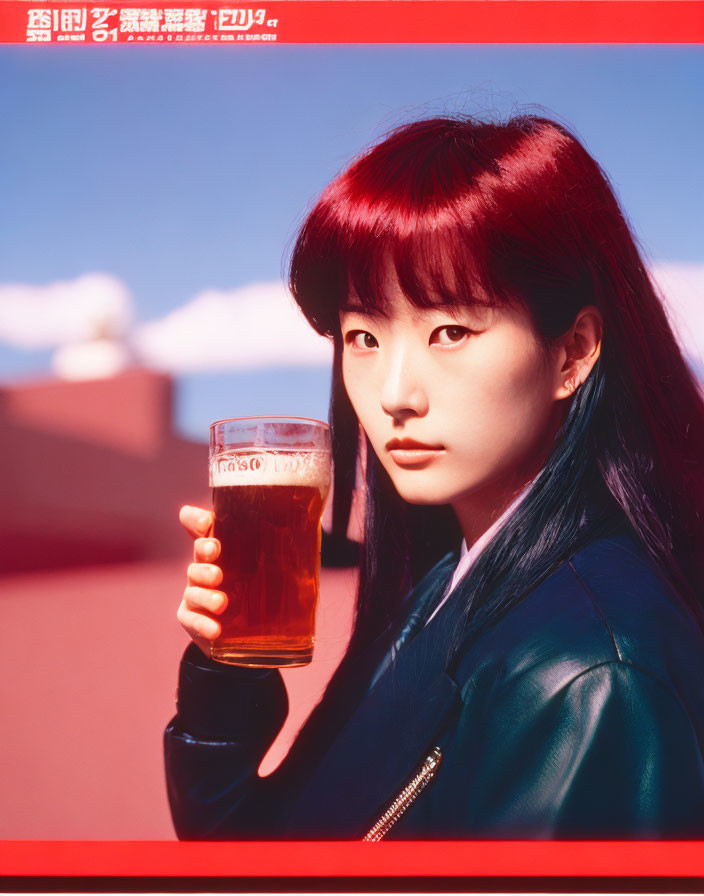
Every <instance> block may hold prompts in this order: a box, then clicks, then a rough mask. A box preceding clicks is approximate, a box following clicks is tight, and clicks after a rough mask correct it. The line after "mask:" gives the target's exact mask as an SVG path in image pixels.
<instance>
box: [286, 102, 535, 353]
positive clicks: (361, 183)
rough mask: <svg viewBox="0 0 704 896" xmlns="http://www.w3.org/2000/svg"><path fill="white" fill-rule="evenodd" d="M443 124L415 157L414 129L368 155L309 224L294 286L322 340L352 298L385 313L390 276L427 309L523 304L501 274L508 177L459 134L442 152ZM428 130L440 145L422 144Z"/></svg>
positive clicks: (299, 247)
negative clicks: (500, 195) (499, 189)
mask: <svg viewBox="0 0 704 896" xmlns="http://www.w3.org/2000/svg"><path fill="white" fill-rule="evenodd" d="M438 124H441V125H442V127H443V128H444V129H445V130H446V131H447V126H448V121H447V120H444V121H443V120H438V121H433V120H431V121H429V122H418V123H417V126H418V127H416V130H418V131H420V132H421V134H420V136H421V139H418V134H416V135H415V139H414V145H413V147H412V151H411V152H409V147H408V146H407V139H408V137H409V136H412V135H410V134H409V132H411V131H413V130H414V128H413V127H411V128H409V127H406V128H404V129H401V131H400V132H397V133H396V134H395V135H392V136H391V137H390V138H389V139H388V140H387V141H385V142H384V143H383V144H380V145H379V146H377V147H375V148H374V149H372V150H371V151H370V152H369V153H368V154H367V155H365V156H362V158H360V159H359V160H358V161H357V162H356V163H354V164H353V165H352V166H351V167H350V168H349V169H348V170H347V171H345V172H344V173H343V174H342V175H340V176H339V177H338V178H337V179H336V180H334V181H333V182H332V183H331V184H330V185H329V186H328V187H327V189H326V190H325V191H324V193H323V194H322V196H321V197H320V200H319V201H318V203H317V205H316V206H315V207H314V209H313V211H312V212H311V213H310V215H309V216H308V218H307V220H306V222H305V224H304V226H303V228H302V229H301V232H300V234H299V237H298V241H297V243H296V245H295V247H294V251H293V254H292V258H291V266H290V278H289V286H290V289H291V292H292V294H293V297H294V299H295V300H296V302H297V303H298V305H299V306H300V308H301V310H302V311H303V313H304V314H305V316H306V318H307V319H308V321H309V323H310V324H311V325H312V326H313V327H314V328H315V329H316V330H317V331H318V332H319V333H321V334H323V335H326V336H335V334H336V333H337V332H338V331H339V309H340V308H341V307H342V306H343V305H345V304H346V303H347V302H348V301H349V298H350V295H351V294H352V295H354V298H355V304H356V303H359V304H361V305H362V307H363V308H364V309H365V310H367V311H369V312H372V313H375V314H382V315H383V314H385V313H386V309H387V305H388V296H387V287H388V278H389V275H390V274H395V275H396V278H397V280H398V284H399V286H400V288H401V290H402V292H403V293H404V295H405V296H406V298H407V299H408V301H409V302H411V303H412V304H413V305H415V306H416V307H418V308H429V307H432V306H436V305H446V306H455V307H456V306H462V305H477V304H479V305H484V306H491V307H497V306H505V305H510V304H514V305H520V304H524V303H523V302H522V296H521V295H520V294H519V293H518V292H517V291H516V290H515V289H513V288H512V287H511V285H510V284H509V283H507V282H506V280H505V278H503V277H502V276H501V270H500V264H499V265H497V261H498V259H499V256H500V254H501V252H500V250H501V226H500V221H499V219H500V217H501V207H500V204H499V203H497V201H496V198H495V196H494V195H493V194H494V192H495V190H496V185H497V184H500V183H501V169H500V168H499V166H498V163H497V162H496V160H494V159H491V160H489V162H487V161H485V160H483V161H482V160H481V154H479V153H475V154H474V155H476V156H477V158H473V155H472V154H471V153H468V151H467V146H466V145H462V144H461V143H460V144H458V142H457V140H456V139H455V135H453V133H452V128H451V129H450V132H449V134H447V136H446V139H444V140H441V142H440V143H439V145H438V137H437V131H438V127H437V125H438ZM450 124H453V123H450ZM454 124H455V125H457V126H458V128H459V127H461V125H462V123H460V122H455V123H454ZM434 126H435V127H434ZM465 129H466V125H465ZM423 131H428V132H429V136H430V137H432V140H430V139H428V140H426V141H423V140H422V136H423ZM401 138H404V139H403V140H402V139H401ZM465 143H466V139H465Z"/></svg>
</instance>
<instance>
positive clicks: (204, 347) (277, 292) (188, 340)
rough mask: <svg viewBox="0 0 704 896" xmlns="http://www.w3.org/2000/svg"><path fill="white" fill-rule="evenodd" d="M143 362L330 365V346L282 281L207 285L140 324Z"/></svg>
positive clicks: (189, 366) (205, 366)
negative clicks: (219, 287) (184, 301)
mask: <svg viewBox="0 0 704 896" xmlns="http://www.w3.org/2000/svg"><path fill="white" fill-rule="evenodd" d="M132 341H133V346H134V349H135V352H136V353H137V355H138V357H139V358H140V359H141V360H142V362H143V363H145V364H148V365H149V366H152V367H156V368H158V369H160V370H166V371H169V372H171V373H194V372H197V371H208V370H242V369H253V368H262V367H282V366H289V365H315V364H329V363H330V361H331V358H332V347H331V344H330V342H329V340H327V339H325V338H324V337H322V336H319V335H318V334H317V333H316V332H315V331H314V330H313V329H312V328H311V327H310V325H309V324H308V323H307V322H306V320H305V318H304V317H303V316H302V315H301V313H300V312H299V310H298V308H297V306H296V305H295V304H294V302H293V299H292V298H291V297H290V296H289V295H288V293H287V291H286V289H285V287H284V285H283V283H281V282H273V283H251V284H249V285H248V286H244V287H242V288H240V289H232V290H228V291H219V290H214V289H210V290H206V291H204V292H201V293H199V294H198V295H197V296H195V297H194V298H193V299H191V301H190V302H188V303H187V304H186V305H184V306H182V307H181V308H177V309H176V310H175V311H172V312H171V313H170V314H167V315H166V317H163V318H161V319H160V320H155V321H150V322H149V323H146V324H143V325H142V326H140V327H138V328H137V330H136V332H135V334H134V336H133V340H132Z"/></svg>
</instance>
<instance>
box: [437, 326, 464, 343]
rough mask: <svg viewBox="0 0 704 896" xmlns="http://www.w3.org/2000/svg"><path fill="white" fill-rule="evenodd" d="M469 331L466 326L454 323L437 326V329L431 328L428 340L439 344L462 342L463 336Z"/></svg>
mask: <svg viewBox="0 0 704 896" xmlns="http://www.w3.org/2000/svg"><path fill="white" fill-rule="evenodd" d="M469 332H470V331H469V330H468V329H467V327H460V326H455V325H451V326H447V327H438V329H437V330H433V333H432V335H431V337H430V342H431V343H433V342H436V343H438V344H439V345H456V344H457V343H458V342H462V340H463V339H464V337H465V336H468V335H469Z"/></svg>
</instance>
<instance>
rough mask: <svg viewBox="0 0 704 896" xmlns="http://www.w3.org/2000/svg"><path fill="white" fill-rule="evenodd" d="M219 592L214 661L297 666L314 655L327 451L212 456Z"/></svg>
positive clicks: (256, 451)
mask: <svg viewBox="0 0 704 896" xmlns="http://www.w3.org/2000/svg"><path fill="white" fill-rule="evenodd" d="M210 481H211V485H212V487H213V507H214V512H215V525H214V529H213V535H214V536H215V537H216V538H218V539H219V540H220V543H221V546H222V550H221V553H220V557H219V559H218V561H217V563H218V565H219V566H220V568H221V569H222V571H223V582H222V585H221V586H220V590H222V591H224V592H225V593H226V594H227V599H228V605H227V609H226V610H225V612H224V613H222V614H221V615H220V616H218V621H219V622H220V624H221V626H222V634H221V636H220V637H219V638H218V639H217V641H215V642H214V644H213V646H212V649H211V652H212V656H213V659H217V660H220V661H222V662H229V663H235V664H238V665H247V666H299V665H305V664H306V663H308V662H310V660H311V658H312V655H313V633H314V623H315V609H316V605H317V601H318V584H319V575H320V541H321V518H322V514H323V506H324V503H325V498H326V497H327V493H328V489H329V487H330V459H329V453H326V452H324V451H319V450H308V451H301V450H297V449H294V450H288V451H287V450H281V449H276V450H273V449H270V450H265V449H261V448H247V449H238V450H235V451H227V452H224V453H223V454H220V455H218V456H216V457H215V458H211V469H210Z"/></svg>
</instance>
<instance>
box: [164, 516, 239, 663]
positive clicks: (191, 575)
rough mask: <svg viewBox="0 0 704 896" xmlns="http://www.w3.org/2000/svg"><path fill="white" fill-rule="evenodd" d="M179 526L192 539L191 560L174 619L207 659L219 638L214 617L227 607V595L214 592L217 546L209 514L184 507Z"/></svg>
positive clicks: (218, 573)
mask: <svg viewBox="0 0 704 896" xmlns="http://www.w3.org/2000/svg"><path fill="white" fill-rule="evenodd" d="M179 519H180V521H181V525H182V526H183V527H184V529H185V530H186V532H188V534H189V535H192V536H193V538H194V539H195V542H194V544H193V560H194V562H193V563H191V564H190V566H189V567H188V570H187V577H188V585H187V586H186V589H185V591H184V592H183V600H182V601H181V605H180V607H179V608H178V612H177V613H176V618H177V619H178V621H179V622H180V623H181V625H182V626H183V627H184V628H185V629H186V631H187V632H188V634H189V635H190V637H191V638H192V639H193V640H194V641H195V643H196V644H197V645H198V647H200V649H201V650H202V651H203V653H204V654H205V655H206V656H207V657H210V643H211V641H214V640H215V638H217V637H218V636H219V635H220V623H219V622H218V621H217V619H215V618H214V616H216V615H219V614H220V613H222V612H223V610H224V609H225V607H226V606H227V595H226V594H225V593H224V592H222V591H217V590H215V589H217V586H218V585H220V584H221V583H222V570H221V569H220V567H219V566H216V565H215V563H214V562H213V561H214V560H217V558H218V557H219V556H220V542H219V541H218V540H217V538H213V537H212V536H209V533H210V532H211V530H212V525H213V520H214V516H213V512H212V510H204V509H203V508H202V507H190V506H189V505H188V504H186V505H185V506H184V507H182V508H181V511H180V513H179Z"/></svg>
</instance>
